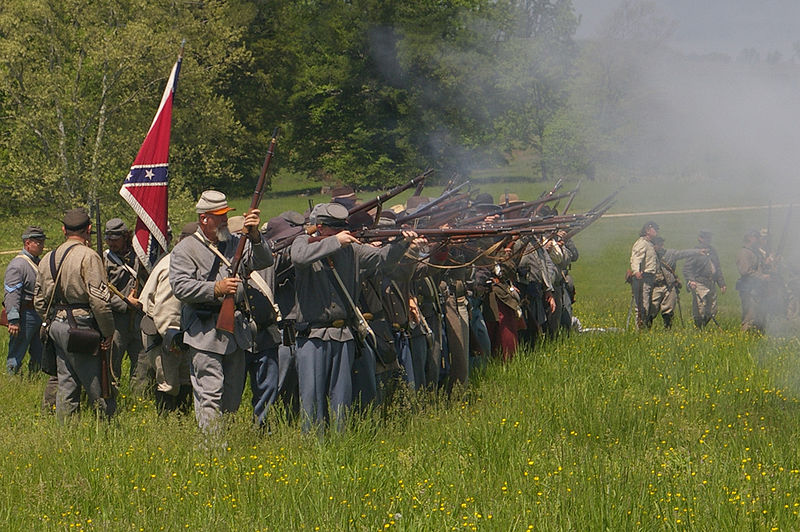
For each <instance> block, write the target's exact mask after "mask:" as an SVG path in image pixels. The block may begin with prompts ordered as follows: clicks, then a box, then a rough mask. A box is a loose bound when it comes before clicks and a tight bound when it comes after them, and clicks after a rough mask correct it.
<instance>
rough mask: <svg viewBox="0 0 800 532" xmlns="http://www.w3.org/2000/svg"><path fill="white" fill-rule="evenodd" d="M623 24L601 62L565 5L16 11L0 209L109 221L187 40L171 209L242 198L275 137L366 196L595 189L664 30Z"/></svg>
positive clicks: (2, 88) (282, 1)
mask: <svg viewBox="0 0 800 532" xmlns="http://www.w3.org/2000/svg"><path fill="white" fill-rule="evenodd" d="M632 6H634V7H635V6H638V10H637V9H633V7H632ZM623 8H624V9H623ZM620 17H623V18H622V20H623V22H617V23H616V24H617V26H616V27H615V26H614V25H613V24H612V25H610V26H609V28H608V30H607V35H608V42H605V43H593V44H592V43H577V42H576V41H575V38H574V36H575V31H576V29H577V27H578V24H579V22H580V20H579V17H578V15H577V14H576V13H575V10H574V7H573V5H572V2H571V0H445V1H431V0H403V1H396V0H269V1H267V0H159V1H157V2H152V1H149V0H99V1H97V2H85V1H83V0H5V1H4V2H3V3H2V6H0V115H1V116H2V119H1V120H0V206H2V208H3V209H5V210H6V211H7V212H11V213H14V212H18V211H20V210H22V209H31V208H46V207H48V206H51V205H53V204H54V202H55V203H66V202H70V203H74V202H75V201H78V202H83V203H85V204H87V205H88V204H91V202H92V200H93V199H94V198H95V197H96V196H97V197H100V198H101V199H103V200H104V201H107V202H115V201H117V200H118V196H117V191H118V189H119V186H120V184H121V182H122V179H123V178H124V176H125V175H126V174H127V171H128V168H129V166H130V164H131V162H132V161H133V158H134V156H135V154H136V152H137V150H138V148H139V146H140V144H141V141H142V139H143V138H144V134H145V132H146V130H147V127H148V126H149V124H150V121H151V120H152V116H153V114H154V113H155V110H156V108H157V105H158V101H159V99H160V97H161V92H162V90H163V87H164V83H165V82H166V78H167V75H168V73H169V70H170V67H171V65H172V63H173V62H174V61H175V59H176V56H177V53H178V50H179V48H180V43H181V41H182V40H183V39H186V48H185V53H184V59H183V67H182V70H181V74H180V79H179V81H178V88H177V91H176V97H175V110H174V113H173V129H172V147H171V159H170V176H171V177H170V179H171V182H170V183H171V185H170V190H171V192H170V193H171V195H172V196H173V199H177V200H180V199H184V200H187V199H188V198H190V197H194V196H196V195H197V194H199V192H200V191H201V190H203V189H206V188H210V187H218V188H221V189H223V190H226V191H228V192H231V193H234V194H236V193H247V192H248V191H249V189H250V187H251V186H252V184H251V182H250V181H251V179H250V178H252V177H253V176H254V175H257V172H258V168H259V166H260V162H261V160H262V158H263V156H264V150H265V147H266V145H267V143H268V140H269V135H270V133H271V131H272V129H273V128H274V127H280V129H281V143H280V144H281V145H280V148H279V149H280V157H276V160H275V163H276V166H279V167H280V169H282V170H284V171H291V172H295V173H301V174H305V175H309V176H314V177H317V178H320V179H323V180H328V181H330V182H335V183H348V184H351V185H355V186H358V187H385V186H387V185H391V184H395V183H398V182H401V181H405V180H407V179H408V178H409V177H411V176H412V175H416V174H417V173H419V172H420V171H421V170H423V169H425V168H428V167H433V168H436V169H437V170H439V171H440V172H438V174H439V175H440V176H446V177H449V176H450V175H452V174H454V173H458V174H467V173H469V172H470V170H471V169H473V168H475V167H486V166H491V165H499V164H502V163H503V162H504V161H507V160H508V158H509V155H510V154H511V153H513V152H515V151H524V152H526V153H531V154H533V156H534V158H535V160H536V161H537V167H536V175H532V177H534V178H541V179H548V178H550V177H552V176H553V174H558V175H559V176H561V175H588V176H589V177H590V178H591V177H592V176H593V173H594V167H595V164H597V163H598V162H602V161H603V160H608V159H610V158H611V157H612V156H613V154H614V153H615V152H618V151H619V150H624V149H626V147H625V140H626V139H628V138H631V137H632V136H635V134H634V132H633V131H632V130H631V127H632V126H631V121H630V120H629V117H627V116H626V114H625V112H626V109H627V110H630V108H631V105H635V104H637V103H639V104H640V105H643V104H641V102H638V101H637V100H636V98H633V97H632V95H634V94H636V90H637V87H636V82H635V80H636V72H635V68H632V67H631V65H632V64H634V63H632V62H631V61H630V57H632V54H633V55H636V54H639V55H640V56H641V54H646V53H648V52H649V51H651V50H652V49H655V48H658V47H659V46H660V44H661V43H662V42H663V41H664V40H665V39H666V38H667V37H668V36H669V33H670V32H671V29H672V25H671V22H670V21H668V20H663V19H662V18H659V16H658V14H657V12H656V11H655V9H654V3H652V2H647V1H634V0H626V1H625V2H623V5H622V7H621V10H620V11H619V12H618V13H617V14H615V19H614V20H617V21H619V20H620ZM631 28H638V33H636V32H634V34H627V33H626V32H630V31H631ZM643 42H644V43H645V44H646V46H643V45H642V43H643ZM601 44H602V45H601ZM615 46H616V47H617V48H615Z"/></svg>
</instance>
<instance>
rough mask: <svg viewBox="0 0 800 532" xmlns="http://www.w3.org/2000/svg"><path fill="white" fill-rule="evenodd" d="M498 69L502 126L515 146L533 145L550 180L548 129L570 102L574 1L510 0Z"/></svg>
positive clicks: (543, 174)
mask: <svg viewBox="0 0 800 532" xmlns="http://www.w3.org/2000/svg"><path fill="white" fill-rule="evenodd" d="M509 7H510V9H509V11H508V16H509V23H508V24H507V36H506V38H505V42H504V43H503V44H504V45H503V50H502V55H501V57H502V62H501V64H502V69H501V70H500V72H499V79H500V82H499V83H500V87H501V89H502V98H503V101H505V102H506V107H505V110H504V113H503V115H502V118H501V119H500V120H498V121H497V128H498V131H499V132H500V134H501V136H502V138H504V139H505V140H506V141H507V142H508V144H509V146H510V147H514V148H519V149H527V148H529V147H533V148H535V149H536V151H537V152H538V154H539V169H540V177H541V178H542V179H543V180H546V179H548V178H549V175H548V174H549V167H548V157H546V156H545V153H546V152H547V151H552V150H551V149H550V147H548V146H547V142H548V139H549V138H552V137H548V136H547V135H546V131H547V129H548V127H549V126H550V124H551V122H552V121H553V120H555V119H556V117H558V116H559V113H561V112H562V110H563V109H564V107H565V106H566V105H567V100H568V91H567V89H568V82H569V81H570V79H571V77H572V75H573V65H574V61H575V58H576V56H577V48H576V47H575V44H574V42H573V40H572V37H573V35H574V34H575V30H576V29H577V26H578V19H577V18H576V16H575V13H574V11H573V9H572V2H571V1H570V0H556V1H549V0H525V1H522V0H520V1H516V2H511V3H510V5H509Z"/></svg>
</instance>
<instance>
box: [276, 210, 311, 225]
mask: <svg viewBox="0 0 800 532" xmlns="http://www.w3.org/2000/svg"><path fill="white" fill-rule="evenodd" d="M278 216H280V217H281V218H283V219H284V220H286V221H287V222H289V225H294V226H302V225H305V223H306V218H305V216H303V215H302V214H300V213H299V212H297V211H283V212H282V213H280V214H279V215H278Z"/></svg>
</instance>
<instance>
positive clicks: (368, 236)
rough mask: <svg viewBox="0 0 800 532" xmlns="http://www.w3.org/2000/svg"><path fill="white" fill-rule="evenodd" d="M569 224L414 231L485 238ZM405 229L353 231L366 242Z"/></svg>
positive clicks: (435, 237) (439, 237)
mask: <svg viewBox="0 0 800 532" xmlns="http://www.w3.org/2000/svg"><path fill="white" fill-rule="evenodd" d="M568 228H569V226H568V225H559V224H547V225H537V226H529V227H521V228H515V229H509V228H507V227H493V226H491V225H489V226H486V227H481V228H463V229H456V228H450V229H433V228H429V229H416V230H415V231H414V232H415V233H417V234H418V235H419V236H421V237H425V238H427V239H428V240H448V239H454V238H456V239H469V238H483V237H488V236H517V235H525V234H543V233H550V232H553V231H558V230H560V229H568ZM403 231H404V229H365V230H363V231H359V232H357V233H353V236H355V237H356V238H357V239H359V240H363V241H366V242H370V241H377V240H386V239H389V238H394V237H399V236H402V235H403Z"/></svg>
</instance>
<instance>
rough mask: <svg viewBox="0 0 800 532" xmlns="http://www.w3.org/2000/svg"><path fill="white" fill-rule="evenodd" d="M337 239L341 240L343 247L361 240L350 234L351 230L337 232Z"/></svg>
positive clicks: (340, 243)
mask: <svg viewBox="0 0 800 532" xmlns="http://www.w3.org/2000/svg"><path fill="white" fill-rule="evenodd" d="M336 240H338V241H339V245H340V246H341V247H345V246H349V245H350V244H358V242H359V240H358V239H357V238H356V237H354V236H353V235H352V234H350V231H340V232H338V233H336Z"/></svg>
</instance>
